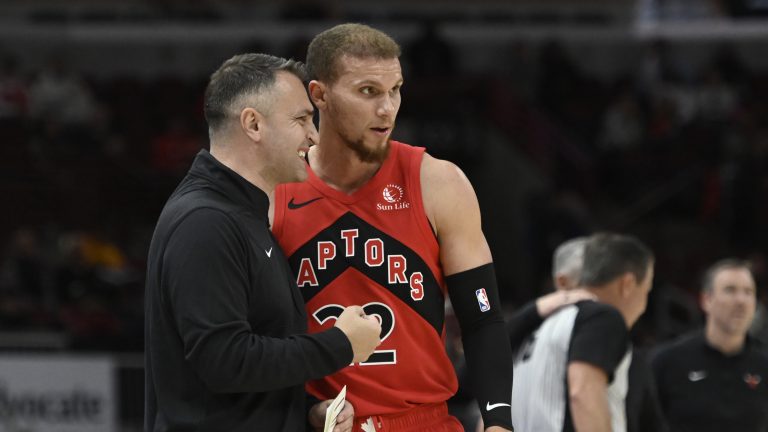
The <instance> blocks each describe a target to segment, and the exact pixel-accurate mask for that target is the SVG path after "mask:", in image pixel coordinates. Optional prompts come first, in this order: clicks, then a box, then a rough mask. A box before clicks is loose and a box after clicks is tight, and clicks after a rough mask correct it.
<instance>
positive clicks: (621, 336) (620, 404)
mask: <svg viewBox="0 0 768 432" xmlns="http://www.w3.org/2000/svg"><path fill="white" fill-rule="evenodd" d="M574 361H581V362H586V363H589V364H592V365H594V366H596V367H599V368H600V369H602V370H604V371H605V373H606V374H607V375H608V379H609V386H608V404H609V408H610V413H611V426H612V430H613V432H625V431H626V430H627V421H626V409H625V406H626V405H625V399H626V395H627V381H628V380H627V373H628V371H629V365H630V361H631V348H630V339H629V331H628V329H627V327H626V323H625V321H624V319H623V317H622V316H621V314H620V313H619V311H618V310H616V309H615V308H613V307H612V306H610V305H607V304H604V303H597V302H592V301H583V302H579V303H577V304H575V305H570V306H567V307H564V308H563V309H561V310H559V311H558V312H556V313H555V314H553V315H552V316H550V317H549V318H547V319H546V320H545V321H544V322H543V324H541V326H539V327H538V328H537V329H536V330H535V331H534V332H533V333H532V334H531V335H530V336H529V337H528V338H527V339H525V341H524V342H523V343H522V344H521V345H520V347H519V349H518V350H517V353H516V355H515V360H514V377H515V384H514V387H513V390H512V421H513V423H514V425H515V429H516V430H519V431H527V432H559V431H573V430H574V427H573V420H572V418H571V413H570V408H569V403H568V380H567V371H568V364H569V363H571V362H574Z"/></svg>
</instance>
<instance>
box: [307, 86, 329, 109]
mask: <svg viewBox="0 0 768 432" xmlns="http://www.w3.org/2000/svg"><path fill="white" fill-rule="evenodd" d="M308 88H309V98H310V99H311V100H312V103H313V104H315V106H316V107H317V109H325V105H326V102H325V89H326V87H325V84H323V83H321V82H320V81H318V80H312V81H310V82H309V86H308Z"/></svg>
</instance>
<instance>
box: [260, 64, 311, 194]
mask: <svg viewBox="0 0 768 432" xmlns="http://www.w3.org/2000/svg"><path fill="white" fill-rule="evenodd" d="M271 101H272V104H271V109H270V110H268V112H267V113H265V115H264V121H263V123H262V133H263V136H264V143H263V145H264V151H263V152H262V154H263V159H264V160H265V162H266V163H265V164H264V166H263V168H262V170H263V171H264V172H263V173H262V176H263V177H265V178H269V179H271V180H272V181H273V182H274V183H276V184H277V183H289V182H298V181H302V180H304V179H306V178H307V172H306V165H305V162H304V155H305V154H306V153H307V152H308V151H309V147H310V146H311V145H312V144H313V143H315V142H317V130H316V129H315V125H314V123H313V122H312V113H313V108H312V104H311V103H310V102H309V98H308V97H307V91H306V90H305V88H304V84H303V83H302V82H301V80H300V79H299V78H298V77H297V76H296V75H293V74H291V73H288V72H282V71H281V72H278V73H277V74H276V77H275V84H274V87H273V89H272V95H271Z"/></svg>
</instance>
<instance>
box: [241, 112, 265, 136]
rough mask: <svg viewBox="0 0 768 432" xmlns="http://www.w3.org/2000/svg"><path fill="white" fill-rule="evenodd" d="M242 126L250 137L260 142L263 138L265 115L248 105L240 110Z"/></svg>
mask: <svg viewBox="0 0 768 432" xmlns="http://www.w3.org/2000/svg"><path fill="white" fill-rule="evenodd" d="M240 127H241V128H242V130H243V132H244V133H245V134H246V135H247V136H248V138H250V139H251V140H252V141H254V142H259V141H261V138H262V132H263V131H262V129H263V127H264V116H263V115H261V113H260V112H258V111H256V110H255V109H253V108H251V107H246V108H244V109H243V110H242V111H241V112H240Z"/></svg>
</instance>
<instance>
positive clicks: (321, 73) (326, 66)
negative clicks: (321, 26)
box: [307, 23, 400, 83]
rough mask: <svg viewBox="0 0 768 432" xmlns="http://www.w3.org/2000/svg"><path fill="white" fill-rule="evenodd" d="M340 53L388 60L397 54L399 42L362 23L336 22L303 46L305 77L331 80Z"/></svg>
mask: <svg viewBox="0 0 768 432" xmlns="http://www.w3.org/2000/svg"><path fill="white" fill-rule="evenodd" d="M344 56H350V57H354V58H378V59H392V58H398V57H400V45H398V44H397V42H395V40H394V39H392V38H391V37H389V36H388V35H387V34H386V33H384V32H382V31H380V30H376V29H375V28H372V27H369V26H367V25H364V24H354V23H348V24H340V25H337V26H335V27H332V28H330V29H328V30H326V31H324V32H322V33H320V34H319V35H317V36H315V38H314V39H312V42H310V44H309V48H307V69H308V71H309V77H310V78H311V79H316V80H319V81H325V82H328V83H333V82H334V81H335V80H336V79H337V78H338V77H339V70H338V67H339V65H338V62H339V60H340V59H341V58H342V57H344Z"/></svg>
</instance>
